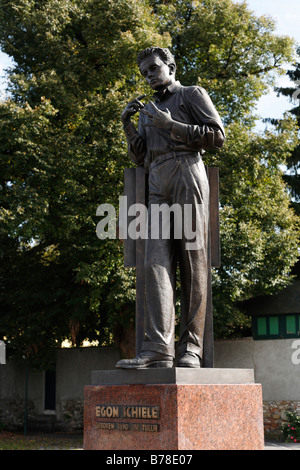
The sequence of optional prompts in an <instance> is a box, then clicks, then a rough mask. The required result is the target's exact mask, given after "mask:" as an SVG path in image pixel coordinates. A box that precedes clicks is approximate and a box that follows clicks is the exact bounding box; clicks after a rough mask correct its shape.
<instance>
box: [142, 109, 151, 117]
mask: <svg viewBox="0 0 300 470" xmlns="http://www.w3.org/2000/svg"><path fill="white" fill-rule="evenodd" d="M140 113H143V114H145V115H146V116H148V117H150V118H152V117H153V114H152V113H149V111H147V109H140Z"/></svg>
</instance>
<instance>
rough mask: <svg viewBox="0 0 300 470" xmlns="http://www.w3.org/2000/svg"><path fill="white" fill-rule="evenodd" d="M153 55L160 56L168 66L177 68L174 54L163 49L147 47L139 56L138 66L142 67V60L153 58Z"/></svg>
mask: <svg viewBox="0 0 300 470" xmlns="http://www.w3.org/2000/svg"><path fill="white" fill-rule="evenodd" d="M152 54H158V55H159V57H160V58H161V60H162V61H163V62H164V63H165V64H167V65H171V64H172V65H174V68H176V64H175V58H174V56H173V54H172V52H171V51H170V50H169V49H167V48H165V47H164V48H163V47H147V48H146V49H144V50H143V51H141V52H140V53H139V54H138V56H137V64H138V66H140V65H141V62H142V60H144V59H146V57H149V56H151V55H152Z"/></svg>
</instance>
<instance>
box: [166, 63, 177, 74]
mask: <svg viewBox="0 0 300 470" xmlns="http://www.w3.org/2000/svg"><path fill="white" fill-rule="evenodd" d="M168 65H169V69H170V75H175V71H176V67H175V64H168Z"/></svg>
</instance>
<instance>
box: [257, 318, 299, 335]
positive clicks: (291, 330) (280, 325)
mask: <svg viewBox="0 0 300 470" xmlns="http://www.w3.org/2000/svg"><path fill="white" fill-rule="evenodd" d="M252 331H253V338H254V339H284V338H300V314H299V313H295V314H291V315H265V316H259V317H256V316H253V318H252Z"/></svg>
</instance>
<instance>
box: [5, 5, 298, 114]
mask: <svg viewBox="0 0 300 470" xmlns="http://www.w3.org/2000/svg"><path fill="white" fill-rule="evenodd" d="M235 1H236V3H240V2H241V1H242V0H235ZM247 4H248V7H249V8H250V9H251V10H253V11H254V12H255V13H256V15H257V16H260V15H269V16H271V17H272V18H273V19H274V20H275V21H276V23H277V28H276V34H280V35H288V36H291V37H293V38H294V39H295V41H296V43H297V44H299V45H300V26H299V25H300V1H299V0H247ZM10 65H11V60H10V58H9V57H7V56H6V55H5V54H3V53H2V52H1V51H0V94H1V88H3V83H5V79H4V78H3V75H4V70H5V69H6V68H7V67H9V66H10ZM289 68H291V67H290V64H287V66H286V69H287V70H288V69H289ZM277 86H294V84H293V83H292V82H291V81H290V80H289V78H288V77H286V76H284V77H281V78H279V79H278V83H277ZM292 106H293V104H292V103H291V102H290V101H289V99H288V98H285V97H277V95H276V93H275V92H274V91H272V89H270V92H269V93H268V94H267V95H265V96H263V97H262V98H261V99H260V100H259V102H258V105H257V114H259V115H260V116H261V118H268V117H272V118H280V117H282V115H283V113H284V112H285V111H287V110H289V109H291V107H292Z"/></svg>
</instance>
